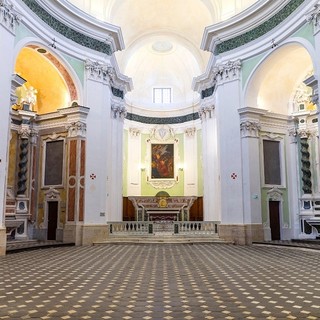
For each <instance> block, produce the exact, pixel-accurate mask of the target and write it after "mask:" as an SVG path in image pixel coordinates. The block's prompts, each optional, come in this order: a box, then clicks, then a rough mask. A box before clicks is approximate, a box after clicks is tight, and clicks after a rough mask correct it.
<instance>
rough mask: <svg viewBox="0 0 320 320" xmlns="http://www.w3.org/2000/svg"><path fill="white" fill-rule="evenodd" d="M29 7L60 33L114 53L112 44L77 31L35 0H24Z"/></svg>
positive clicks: (94, 47) (107, 52)
mask: <svg viewBox="0 0 320 320" xmlns="http://www.w3.org/2000/svg"><path fill="white" fill-rule="evenodd" d="M22 1H23V2H24V3H25V4H26V5H27V6H28V7H29V9H30V10H31V11H32V12H33V13H35V14H36V15H37V16H38V17H39V18H40V19H41V20H42V21H44V22H45V23H46V24H47V25H48V26H49V27H50V28H52V29H53V30H55V31H57V32H58V33H60V34H61V35H62V36H64V37H66V38H68V39H69V40H71V41H74V42H76V43H78V44H80V45H82V46H84V47H86V48H90V49H92V50H95V51H99V52H102V53H105V54H107V55H108V56H110V55H111V54H112V50H111V46H110V45H109V44H108V43H107V42H102V41H99V40H97V39H94V38H91V37H89V36H87V35H85V34H82V33H80V32H79V31H76V30H74V29H72V28H70V27H69V26H67V25H65V24H64V23H63V22H61V21H59V20H58V19H56V18H55V17H53V16H52V15H51V14H50V13H49V12H47V11H46V10H45V9H44V8H42V7H41V6H40V5H39V4H38V3H37V2H36V1H34V0H22Z"/></svg>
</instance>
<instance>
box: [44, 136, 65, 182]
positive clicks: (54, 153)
mask: <svg viewBox="0 0 320 320" xmlns="http://www.w3.org/2000/svg"><path fill="white" fill-rule="evenodd" d="M63 144H64V141H63V140H58V141H50V142H47V143H46V149H45V169H44V185H45V186H50V185H62V173H63Z"/></svg>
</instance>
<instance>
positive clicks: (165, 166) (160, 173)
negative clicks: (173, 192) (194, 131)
mask: <svg viewBox="0 0 320 320" xmlns="http://www.w3.org/2000/svg"><path fill="white" fill-rule="evenodd" d="M151 179H174V145H173V143H152V144H151Z"/></svg>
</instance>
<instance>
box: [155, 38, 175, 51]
mask: <svg viewBox="0 0 320 320" xmlns="http://www.w3.org/2000/svg"><path fill="white" fill-rule="evenodd" d="M152 49H153V51H155V52H157V53H168V52H170V51H172V49H173V45H172V43H171V42H170V41H166V40H159V41H156V42H154V43H153V44H152Z"/></svg>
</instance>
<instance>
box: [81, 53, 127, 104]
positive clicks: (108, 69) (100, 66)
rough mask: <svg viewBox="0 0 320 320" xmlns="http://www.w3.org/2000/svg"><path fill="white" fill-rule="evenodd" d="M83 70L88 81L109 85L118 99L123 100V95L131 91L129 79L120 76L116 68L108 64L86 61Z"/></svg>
mask: <svg viewBox="0 0 320 320" xmlns="http://www.w3.org/2000/svg"><path fill="white" fill-rule="evenodd" d="M85 69H86V70H87V75H88V78H89V79H92V80H95V81H98V82H103V83H105V84H107V85H110V87H111V91H112V94H113V95H114V96H116V97H118V98H121V99H123V98H124V95H125V94H126V93H127V92H128V91H130V90H131V89H132V80H131V78H129V77H127V76H125V75H122V74H121V73H120V72H119V71H118V68H117V67H114V66H112V65H111V64H110V63H103V62H100V61H93V60H90V59H87V60H86V62H85Z"/></svg>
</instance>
